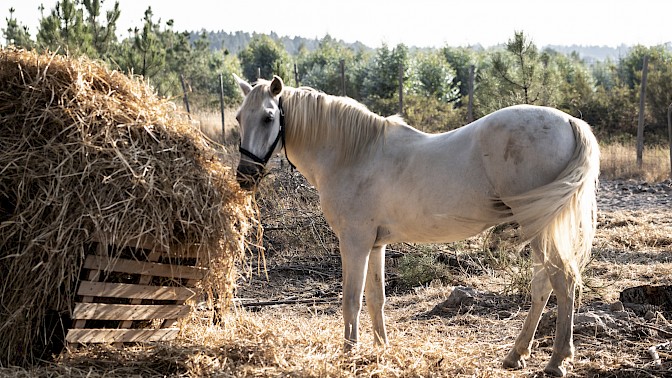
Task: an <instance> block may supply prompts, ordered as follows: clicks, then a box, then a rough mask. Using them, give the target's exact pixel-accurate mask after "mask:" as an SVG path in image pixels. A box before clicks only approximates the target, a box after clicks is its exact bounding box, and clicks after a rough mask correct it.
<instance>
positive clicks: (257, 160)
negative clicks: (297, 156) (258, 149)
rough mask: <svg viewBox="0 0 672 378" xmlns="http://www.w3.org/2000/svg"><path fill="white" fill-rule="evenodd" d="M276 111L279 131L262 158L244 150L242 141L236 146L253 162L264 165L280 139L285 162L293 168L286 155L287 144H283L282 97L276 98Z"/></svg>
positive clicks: (283, 112)
mask: <svg viewBox="0 0 672 378" xmlns="http://www.w3.org/2000/svg"><path fill="white" fill-rule="evenodd" d="M278 111H279V112H280V131H279V132H278V136H276V137H275V140H274V141H273V143H272V144H271V148H270V149H269V150H268V152H267V153H266V155H265V156H264V157H263V158H260V157H259V156H257V155H255V154H253V153H252V152H250V151H248V150H246V149H245V148H244V147H243V141H242V140H241V141H240V146H239V147H238V150H239V151H240V153H241V154H243V155H245V156H247V157H248V158H250V159H252V160H253V161H254V162H255V163H258V164H261V165H264V166H265V165H266V163H268V161H269V160H271V157H272V156H273V152H274V151H275V148H276V147H277V146H278V142H280V141H282V148H283V149H284V150H285V158H286V159H287V162H288V163H289V165H290V166H291V167H292V168H294V164H292V162H291V161H289V156H287V147H286V146H287V145H286V144H285V110H284V109H283V108H282V97H280V98H279V99H278Z"/></svg>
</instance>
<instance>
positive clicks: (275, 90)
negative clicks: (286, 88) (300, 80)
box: [271, 75, 283, 96]
mask: <svg viewBox="0 0 672 378" xmlns="http://www.w3.org/2000/svg"><path fill="white" fill-rule="evenodd" d="M282 86H283V83H282V79H281V78H280V76H277V75H273V80H272V81H271V94H272V95H273V96H277V95H279V94H280V93H282Z"/></svg>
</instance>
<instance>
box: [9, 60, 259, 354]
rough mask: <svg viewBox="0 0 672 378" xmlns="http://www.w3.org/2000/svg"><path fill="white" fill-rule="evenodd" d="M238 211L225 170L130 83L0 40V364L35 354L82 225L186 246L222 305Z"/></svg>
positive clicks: (241, 229)
mask: <svg viewBox="0 0 672 378" xmlns="http://www.w3.org/2000/svg"><path fill="white" fill-rule="evenodd" d="M251 215H252V211H251V206H250V203H249V199H248V198H247V196H246V195H245V194H244V193H243V192H241V191H240V190H239V187H238V184H237V183H236V182H235V178H234V175H233V172H232V169H231V168H230V167H228V166H226V165H225V164H224V163H222V161H221V160H220V158H219V157H218V156H217V154H216V152H215V151H214V150H213V149H212V148H211V147H210V146H209V145H208V142H207V141H206V140H205V139H204V138H203V137H202V135H201V134H200V133H199V132H198V131H196V130H194V129H193V128H192V127H191V126H190V125H189V123H188V121H187V120H186V119H184V117H182V118H180V117H179V116H177V115H176V114H175V107H174V105H173V104H172V103H170V102H169V101H166V100H162V99H159V98H158V97H157V96H155V95H154V94H153V92H152V90H151V88H149V87H148V86H147V85H145V84H144V83H143V82H142V81H141V80H139V79H134V78H129V77H128V76H126V75H124V74H122V73H119V72H116V71H110V70H108V69H107V68H105V67H104V66H103V65H102V64H99V63H97V62H94V61H91V60H89V59H86V58H81V59H69V58H66V57H63V56H59V55H55V54H44V55H39V54H37V53H34V52H27V51H22V50H16V49H2V50H0V277H2V279H1V281H0V335H2V337H0V366H2V365H8V364H9V365H12V364H19V365H22V364H26V363H30V361H32V360H34V358H40V357H41V356H42V355H43V353H44V345H45V344H46V343H48V338H49V334H48V333H49V332H50V330H49V329H47V328H49V327H46V326H45V323H48V320H49V319H48V316H47V314H49V313H53V312H56V313H61V314H62V313H64V312H65V313H66V314H67V313H68V312H70V311H72V302H73V298H74V294H75V290H76V287H77V281H78V275H79V272H80V270H81V266H82V262H83V258H84V256H85V254H86V251H87V248H90V243H91V242H92V240H93V238H94V235H104V238H107V239H108V240H107V241H108V242H114V243H117V244H124V243H125V241H129V240H133V239H136V238H138V237H147V236H151V237H152V238H153V239H154V241H155V243H157V244H158V245H160V246H162V248H163V249H170V248H173V249H178V248H177V247H176V246H186V245H198V248H199V253H201V252H202V253H203V254H206V255H207V256H208V259H206V260H208V262H209V267H210V268H211V269H210V272H211V273H210V275H209V277H208V279H207V280H206V282H205V283H204V284H203V285H204V289H206V292H207V291H209V292H214V293H216V295H217V297H218V298H219V300H223V301H227V300H228V299H230V297H231V293H232V288H233V282H234V279H235V277H234V266H235V264H236V262H237V261H239V259H241V258H243V257H244V256H243V255H244V252H243V251H244V248H243V242H244V234H245V232H247V229H248V226H249V222H250V219H251ZM220 304H224V303H220Z"/></svg>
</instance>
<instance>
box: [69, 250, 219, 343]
mask: <svg viewBox="0 0 672 378" xmlns="http://www.w3.org/2000/svg"><path fill="white" fill-rule="evenodd" d="M98 240H104V239H103V238H98ZM206 273H207V269H206V268H203V267H199V266H198V255H197V253H196V252H195V251H188V250H183V251H181V252H180V253H179V255H178V254H175V253H174V252H173V253H172V254H171V253H168V252H165V251H162V250H160V249H159V248H157V247H156V246H155V245H153V244H152V243H151V242H147V241H137V240H136V241H132V242H128V243H126V244H125V245H123V246H118V245H113V244H109V243H105V242H96V243H95V244H94V246H93V247H92V251H91V253H90V254H88V255H87V256H86V259H85V261H84V271H83V273H82V275H81V276H80V277H81V278H82V280H80V282H79V287H78V289H77V299H76V303H75V307H74V310H73V314H72V321H73V322H72V328H70V329H69V330H68V332H67V334H66V337H65V340H66V342H67V343H68V345H69V346H74V345H77V344H86V343H113V344H116V345H123V343H128V342H154V341H167V340H171V339H173V338H175V336H177V333H178V331H179V328H176V327H175V326H176V324H177V321H178V320H179V319H180V318H182V317H184V316H186V315H187V314H188V313H189V311H190V306H189V305H187V304H185V302H186V301H187V300H189V299H190V298H192V297H194V296H195V295H196V294H197V290H196V288H195V287H196V284H197V283H198V281H199V280H201V279H202V278H203V277H204V276H205V274H206Z"/></svg>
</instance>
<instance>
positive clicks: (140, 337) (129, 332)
mask: <svg viewBox="0 0 672 378" xmlns="http://www.w3.org/2000/svg"><path fill="white" fill-rule="evenodd" d="M179 331H180V329H179V328H161V329H100V328H91V329H70V330H69V331H68V334H67V335H66V336H65V341H66V342H68V343H133V342H155V341H170V340H173V339H174V338H175V337H176V336H177V333H178V332H179Z"/></svg>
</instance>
